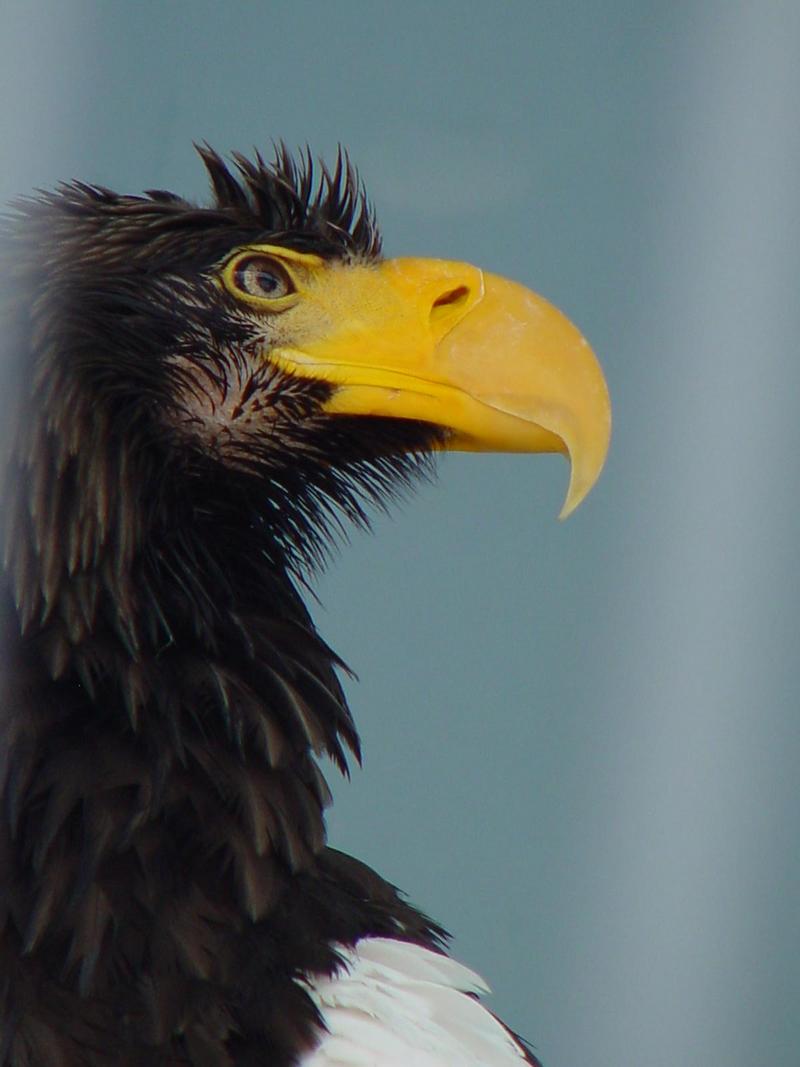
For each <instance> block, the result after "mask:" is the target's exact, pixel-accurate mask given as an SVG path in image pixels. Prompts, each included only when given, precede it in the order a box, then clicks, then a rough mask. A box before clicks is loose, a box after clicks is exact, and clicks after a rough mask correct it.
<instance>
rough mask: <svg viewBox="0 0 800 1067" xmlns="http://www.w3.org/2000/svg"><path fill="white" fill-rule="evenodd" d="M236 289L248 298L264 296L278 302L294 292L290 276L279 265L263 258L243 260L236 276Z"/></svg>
mask: <svg viewBox="0 0 800 1067" xmlns="http://www.w3.org/2000/svg"><path fill="white" fill-rule="evenodd" d="M234 282H235V285H236V288H237V289H239V290H240V291H241V292H243V293H247V294H248V296H264V297H267V298H268V299H272V300H277V299H278V298H279V297H282V296H286V295H287V294H288V293H292V292H294V286H293V285H292V282H291V279H290V278H289V275H288V274H287V273H286V272H285V271H284V270H283V268H282V267H281V265H280V264H279V263H275V262H274V261H273V260H271V259H265V258H264V257H262V256H259V257H254V258H252V259H243V260H242V261H241V262H240V263H239V264H237V266H236V270H235V274H234Z"/></svg>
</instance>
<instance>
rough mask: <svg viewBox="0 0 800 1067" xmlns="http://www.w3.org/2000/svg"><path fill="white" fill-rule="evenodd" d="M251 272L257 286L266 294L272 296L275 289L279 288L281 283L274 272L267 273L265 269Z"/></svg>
mask: <svg viewBox="0 0 800 1067" xmlns="http://www.w3.org/2000/svg"><path fill="white" fill-rule="evenodd" d="M253 274H254V280H255V282H256V284H257V285H258V288H259V289H260V290H261V292H262V293H264V294H266V295H267V296H272V294H273V293H274V292H275V290H276V289H280V287H281V284H280V282H279V281H278V279H277V278H276V277H275V275H274V274H268V273H267V272H266V271H265V270H257V271H254V272H253Z"/></svg>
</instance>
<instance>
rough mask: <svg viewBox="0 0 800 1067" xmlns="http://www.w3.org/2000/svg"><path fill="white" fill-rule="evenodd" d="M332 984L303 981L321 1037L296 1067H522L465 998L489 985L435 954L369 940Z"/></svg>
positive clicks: (488, 1019)
mask: <svg viewBox="0 0 800 1067" xmlns="http://www.w3.org/2000/svg"><path fill="white" fill-rule="evenodd" d="M340 952H341V956H342V958H343V959H344V961H345V963H344V966H343V967H342V968H341V969H340V970H339V971H338V972H337V974H335V975H334V976H333V977H332V978H318V977H315V978H314V979H308V980H307V981H305V982H304V985H305V987H306V988H307V990H308V992H309V994H310V996H311V998H312V1000H313V1001H314V1003H315V1004H316V1006H317V1008H318V1009H319V1011H320V1014H321V1015H322V1018H323V1020H324V1022H325V1026H326V1028H327V1033H325V1034H324V1035H323V1037H322V1040H321V1042H320V1044H319V1046H318V1047H317V1048H316V1049H315V1050H314V1052H312V1053H310V1054H308V1055H307V1056H305V1057H304V1058H303V1059H302V1060H301V1061H300V1065H301V1067H521V1065H522V1064H524V1063H527V1062H528V1061H527V1060H526V1058H525V1054H524V1053H523V1051H522V1049H521V1048H520V1047H519V1045H518V1044H517V1043H516V1041H514V1039H513V1038H512V1037H511V1035H510V1034H509V1033H508V1031H507V1030H506V1029H505V1027H504V1026H503V1025H502V1024H501V1023H500V1022H498V1021H497V1019H495V1017H494V1016H493V1015H492V1013H491V1012H490V1011H488V1010H487V1009H486V1008H484V1007H483V1006H482V1005H481V1004H480V1003H479V1002H478V1001H477V1000H475V999H474V997H473V996H470V994H474V993H487V992H488V986H487V985H486V984H485V982H484V981H483V980H482V979H481V978H480V977H479V976H478V975H477V974H475V973H474V971H471V970H469V968H467V967H464V966H463V965H462V964H460V963H456V962H455V961H454V960H451V959H449V958H448V957H447V956H440V955H439V954H438V953H436V952H431V951H430V950H428V949H425V948H420V947H419V946H418V945H410V944H408V943H406V942H404V941H393V940H391V939H390V938H384V937H369V938H364V940H363V941H359V942H358V944H357V945H356V947H355V948H354V949H341V950H340Z"/></svg>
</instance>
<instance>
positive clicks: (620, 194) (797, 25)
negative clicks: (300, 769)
mask: <svg viewBox="0 0 800 1067" xmlns="http://www.w3.org/2000/svg"><path fill="white" fill-rule="evenodd" d="M0 13H1V15H2V30H1V31H0V113H1V122H2V125H1V126H0V152H2V167H1V168H0V193H2V199H3V200H7V199H8V198H9V197H11V196H12V195H14V194H17V193H20V192H27V191H30V190H31V189H32V188H33V187H37V186H38V187H48V186H51V185H52V184H54V183H55V182H56V181H58V180H59V179H71V178H82V179H85V180H89V181H94V182H98V183H102V184H106V185H109V186H111V187H114V188H116V189H118V190H120V191H125V192H138V191H140V190H141V189H143V188H153V187H165V188H171V189H174V190H175V191H178V192H181V193H184V194H186V195H189V196H192V197H196V198H199V199H202V198H203V197H204V196H205V195H206V190H205V178H204V175H203V172H202V168H201V166H200V163H199V161H198V159H197V158H196V157H195V155H194V152H193V150H192V147H191V142H192V141H193V140H204V139H206V140H208V141H209V142H210V143H211V144H212V145H214V146H215V147H217V148H218V149H220V150H224V151H227V150H228V149H232V148H234V149H240V150H243V151H245V152H246V151H249V150H250V149H251V148H253V147H254V146H256V147H260V148H261V149H265V148H266V150H267V151H268V150H269V143H270V140H271V139H272V138H284V139H286V141H287V142H288V143H289V144H290V145H293V146H294V145H304V144H305V143H306V142H308V143H309V144H310V145H311V146H312V147H313V149H314V151H315V152H318V153H320V154H327V155H328V156H330V155H331V154H332V153H333V152H334V151H335V148H336V145H337V143H338V142H342V143H343V144H345V145H346V146H347V147H348V148H349V149H350V151H351V153H352V156H353V158H354V160H355V161H356V162H357V163H358V165H359V167H360V169H361V172H362V175H363V178H364V180H365V182H366V184H367V186H368V189H369V191H370V195H371V197H372V198H373V200H374V202H375V204H376V206H377V208H378V211H379V216H380V218H381V221H382V224H383V230H384V235H385V242H386V248H387V251H388V252H389V253H391V254H409V253H416V254H427V255H438V256H443V257H447V258H456V259H465V260H469V261H472V262H475V263H478V264H480V265H481V266H483V267H485V268H488V269H490V270H492V271H495V272H497V273H500V274H505V275H510V276H512V277H514V278H516V279H518V280H520V281H522V282H524V283H526V284H528V285H529V286H531V287H533V288H535V289H537V290H538V291H540V292H542V293H544V294H545V295H546V296H547V297H548V298H550V299H551V300H552V301H554V302H555V303H556V304H558V305H559V306H560V307H561V308H563V309H564V310H565V311H566V312H567V313H568V314H569V315H570V316H571V317H572V318H573V319H574V320H575V321H576V322H578V323H579V324H580V326H581V327H582V329H583V330H584V332H585V333H586V335H587V336H588V337H589V339H590V340H591V342H592V344H593V346H594V347H595V349H596V351H597V353H598V355H599V356H600V358H601V360H602V362H603V364H604V366H605V369H606V372H607V375H608V379H609V384H610V387H611V394H612V398H613V401H614V409H615V435H614V439H613V442H612V450H611V454H610V457H609V460H608V465H607V469H606V472H605V474H604V476H603V477H602V479H601V481H600V483H599V485H598V486H597V487H596V489H595V490H594V492H593V493H592V495H591V496H590V498H589V499H588V500H587V501H586V503H585V504H584V505H583V506H582V507H581V509H580V510H579V511H578V512H577V514H576V515H575V516H574V517H573V518H571V519H570V520H569V521H568V522H567V523H566V524H560V523H558V522H557V521H556V520H555V515H556V513H557V511H558V509H559V506H560V503H561V499H562V496H563V493H564V491H565V489H566V474H567V472H566V467H565V466H564V464H563V461H561V460H558V459H554V458H550V459H547V458H535V459H532V458H529V457H494V456H483V457H476V456H460V455H451V456H448V457H446V459H445V460H444V461H443V462H442V464H441V467H440V475H439V479H438V484H437V485H435V486H428V487H424V488H423V489H422V490H421V491H420V492H419V494H417V496H416V498H415V499H414V500H413V501H412V502H410V503H409V504H408V505H406V506H405V507H404V508H402V509H401V510H400V511H399V512H398V513H396V514H394V515H392V516H391V517H390V518H386V517H384V516H378V517H376V522H375V527H376V534H377V536H375V537H374V538H370V537H367V536H364V535H355V536H354V538H353V542H352V544H351V545H350V546H349V547H348V548H347V549H346V551H344V552H343V553H341V556H340V558H338V559H337V560H336V561H335V563H334V565H333V566H332V568H331V569H330V570H329V572H328V573H327V574H325V575H324V576H323V577H322V578H321V579H320V581H319V583H318V592H319V596H320V599H321V602H322V605H321V606H320V607H318V608H317V609H316V616H317V620H318V622H319V625H320V627H321V629H322V632H323V634H324V635H325V636H326V638H327V639H328V640H329V641H330V642H331V643H332V644H333V646H334V647H335V648H336V649H337V650H338V651H339V652H340V653H341V654H342V655H343V656H344V658H345V659H346V660H347V661H348V662H350V663H351V664H352V666H353V667H354V668H355V670H357V672H358V674H359V676H360V681H359V682H358V683H355V682H353V683H349V684H348V692H349V696H350V700H351V703H352V707H353V710H354V712H355V714H356V717H357V719H358V721H359V723H360V726H361V729H362V734H363V740H364V744H365V752H366V760H365V765H364V769H363V770H362V771H356V772H355V773H354V776H353V780H352V782H350V783H349V784H348V783H344V782H340V781H336V780H335V774H334V772H333V771H331V774H330V777H331V779H332V781H333V782H334V785H335V794H336V806H335V809H334V812H333V815H332V819H331V841H332V843H333V844H335V845H336V846H338V847H340V848H344V849H346V850H348V851H351V852H353V853H354V854H356V855H358V856H360V857H361V858H363V859H365V860H366V861H368V862H369V863H371V864H373V865H374V866H376V867H377V868H378V869H379V870H380V871H381V872H382V873H383V874H384V875H386V876H387V877H389V878H390V879H392V880H393V881H395V882H396V883H398V884H399V885H401V886H402V887H403V888H404V889H406V890H407V891H408V892H409V894H410V896H411V897H412V899H413V900H414V901H415V902H416V903H417V904H419V905H420V906H422V907H423V908H425V909H426V910H428V911H429V912H430V913H431V914H433V915H434V916H436V917H437V918H439V919H440V920H442V921H443V922H444V923H445V924H446V925H447V926H448V927H449V928H450V930H451V931H452V932H453V934H454V938H455V942H454V951H455V953H456V955H457V956H459V957H460V958H461V959H463V960H464V961H465V962H467V963H469V964H471V965H472V966H474V967H475V968H477V969H478V970H479V971H480V972H481V973H483V974H484V975H485V976H486V977H487V978H488V980H489V981H490V982H491V984H492V986H493V988H494V991H495V996H494V999H493V1001H492V1006H493V1008H494V1009H495V1010H496V1011H497V1012H498V1013H500V1014H501V1015H502V1016H503V1017H504V1018H505V1019H506V1020H507V1021H508V1022H509V1023H510V1024H511V1025H513V1026H514V1027H515V1028H516V1029H517V1030H519V1031H520V1032H522V1033H523V1034H524V1035H526V1036H527V1037H528V1038H529V1039H530V1040H531V1041H532V1042H533V1043H534V1045H535V1047H536V1049H537V1050H538V1052H539V1054H540V1055H541V1057H542V1058H543V1060H544V1063H545V1065H546V1067H578V1065H586V1067H589V1065H591V1067H667V1065H669V1067H672V1065H674V1064H681V1065H682V1067H745V1065H747V1067H751V1065H753V1064H769V1065H771V1067H797V1064H798V1063H800V908H798V890H800V849H798V816H800V786H798V773H797V768H798V763H799V762H800V708H799V707H798V704H799V703H800V701H799V700H798V697H800V668H799V667H798V649H797V636H798V632H799V631H800V568H799V567H798V561H797V558H796V555H797V547H798V534H799V533H800V510H799V509H800V505H798V489H799V488H800V478H799V477H798V454H799V453H800V420H798V417H797V409H798V400H799V399H800V347H799V346H798V339H799V338H800V303H799V302H798V278H800V211H799V210H798V189H800V124H798V120H797V114H798V100H799V99H800V7H798V5H797V4H796V3H792V2H788V0H787V2H786V3H781V2H771V0H762V2H759V3H756V2H752V3H747V2H738V0H720V2H714V0H696V2H693V3H684V2H681V0H678V2H675V0H672V2H669V3H667V2H661V3H653V2H650V3H648V2H644V3H643V2H642V0H595V2H593V3H578V2H571V0H561V2H559V3H558V4H549V3H543V2H539V0H505V2H502V3H500V2H498V3H494V4H478V3H473V2H470V0H438V2H431V0H427V2H420V0H403V3H402V4H391V5H390V4H375V3H368V2H366V0H364V2H357V0H338V2H335V3H329V2H323V0H318V2H314V0H306V2H303V0H291V2H283V0H260V2H258V0H251V2H243V0H242V2H233V3H227V4H224V3H218V2H214V3H210V2H206V0H191V2H182V0H173V2H170V3H167V2H162V3H154V2H149V0H138V2H137V3H136V4H135V5H133V4H130V3H129V2H128V0H120V2H114V0H105V2H99V0H98V2H94V3H92V2H81V0H60V2H58V3H56V2H53V3H44V2H39V0H25V2H18V0H2V3H0Z"/></svg>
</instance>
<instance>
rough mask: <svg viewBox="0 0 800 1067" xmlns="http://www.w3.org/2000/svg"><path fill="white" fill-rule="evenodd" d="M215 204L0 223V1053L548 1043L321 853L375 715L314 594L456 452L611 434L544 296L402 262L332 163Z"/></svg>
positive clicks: (52, 209) (405, 914)
mask: <svg viewBox="0 0 800 1067" xmlns="http://www.w3.org/2000/svg"><path fill="white" fill-rule="evenodd" d="M198 151H199V154H200V156H201V157H202V160H203V163H204V165H205V168H206V169H207V172H208V175H209V178H210V184H211V200H210V203H209V204H207V205H206V206H201V205H198V204H195V203H192V202H190V201H188V200H187V199H184V198H182V197H180V196H178V195H175V194H173V193H171V192H165V191H163V190H150V191H147V192H145V193H144V194H142V195H137V196H133V195H120V194H118V193H115V192H113V191H111V190H109V189H107V188H104V187H101V186H98V185H93V184H85V183H82V182H78V181H74V182H68V183H65V184H62V185H60V186H58V187H57V188H55V189H54V190H52V191H45V192H40V193H37V194H35V195H34V196H31V197H29V198H25V199H22V200H20V201H19V202H17V203H16V204H15V205H14V207H13V209H12V210H11V211H10V213H9V214H8V215H7V216H6V217H5V219H4V222H3V225H2V244H1V247H2V251H1V252H0V261H1V262H2V272H3V274H2V277H3V281H2V293H1V294H0V300H1V301H2V304H1V306H0V316H1V321H2V334H0V337H2V346H3V349H4V354H5V356H6V360H5V368H4V375H5V377H4V378H3V381H2V401H1V403H2V405H3V407H2V411H1V412H0V424H1V429H0V436H1V437H2V441H1V442H0V446H1V448H2V463H1V465H0V467H1V469H2V486H1V489H2V549H3V577H2V586H1V587H0V614H1V616H2V618H1V619H0V623H1V625H2V656H3V659H2V700H1V701H0V1067H79V1065H80V1067H111V1065H114V1067H144V1065H147V1067H190V1065H191V1067H289V1065H303V1067H334V1065H339V1067H347V1065H349V1067H356V1065H362V1067H363V1065H373V1064H374V1065H376V1067H444V1065H464V1067H468V1065H469V1067H478V1065H482V1067H490V1065H491V1067H511V1065H514V1064H517V1065H519V1064H524V1063H527V1064H536V1063H537V1062H538V1061H537V1060H536V1058H535V1056H534V1054H533V1052H532V1051H531V1050H530V1048H529V1047H528V1046H527V1045H526V1043H525V1042H524V1041H523V1039H522V1038H520V1037H517V1036H516V1035H514V1034H513V1033H512V1032H511V1030H509V1029H508V1028H506V1027H505V1026H504V1025H503V1024H502V1023H501V1022H499V1021H498V1020H497V1019H496V1018H495V1016H494V1015H493V1014H492V1013H491V1012H490V1011H489V1010H488V1009H487V1008H486V1007H485V1006H483V1005H482V1004H481V1002H480V994H481V993H482V992H483V991H484V990H485V986H484V984H483V982H482V980H481V979H480V978H479V977H478V976H477V975H476V974H474V973H473V972H472V971H471V970H469V969H468V968H466V967H465V966H463V965H461V964H459V963H457V962H456V961H455V960H453V959H452V958H451V957H450V956H449V955H448V954H447V950H446V941H447V935H446V933H445V930H444V929H443V928H442V927H441V926H439V925H438V924H437V923H436V922H435V921H433V920H432V919H430V918H428V917H427V916H426V915H424V914H423V913H422V912H421V911H419V910H418V909H417V908H415V907H413V906H412V905H411V904H410V903H409V902H408V900H407V899H406V898H405V896H404V895H403V894H401V893H400V892H399V891H398V890H397V889H396V888H395V887H394V886H393V885H391V884H389V883H388V882H387V881H385V880H384V879H383V878H382V877H380V875H379V874H377V873H376V872H375V871H373V870H371V869H370V868H369V867H368V866H366V865H365V864H363V863H361V862H359V861H358V860H357V859H354V858H352V857H350V856H348V855H345V854H344V853H342V852H340V851H337V850H336V849H335V848H333V847H331V846H330V845H328V843H327V841H326V830H325V818H324V813H325V809H326V808H327V807H328V805H329V803H330V799H331V797H330V792H329V789H328V786H327V784H326V781H325V779H324V777H323V774H322V772H321V770H320V766H319V763H320V760H321V759H323V758H327V759H328V760H330V761H332V763H333V764H334V765H335V766H337V767H338V768H339V769H341V770H342V771H343V772H347V768H348V761H352V760H353V759H355V760H358V759H359V758H360V749H359V739H358V734H357V731H356V727H355V724H354V722H353V718H352V716H351V714H350V711H349V709H348V705H347V700H346V697H345V694H344V691H343V688H342V683H341V677H342V672H343V671H345V670H346V668H345V665H344V664H343V663H342V661H341V660H340V659H339V658H338V657H337V655H336V654H335V652H334V651H333V650H332V649H331V648H329V647H328V645H327V644H326V643H325V641H324V640H323V639H322V637H321V636H320V635H319V633H318V632H317V629H316V627H315V625H314V622H313V621H312V618H311V616H310V614H309V611H308V609H307V607H306V605H305V603H304V596H306V595H307V593H308V591H309V581H310V577H311V576H312V575H313V573H314V571H315V569H316V568H317V567H318V566H319V564H320V563H321V561H322V560H323V559H324V558H325V556H326V553H327V551H328V547H329V545H330V543H331V539H332V538H334V539H336V538H337V537H339V536H340V534H341V531H342V530H343V529H344V528H345V527H346V526H347V525H348V524H350V523H355V524H360V525H365V524H367V523H368V521H369V514H370V511H371V509H372V508H373V507H374V506H376V505H377V506H379V507H380V506H385V505H386V504H387V502H388V501H390V500H391V499H392V498H393V497H394V496H396V495H397V494H398V493H401V494H402V493H404V492H405V490H406V489H407V487H408V486H409V485H410V484H411V483H412V482H413V481H414V480H415V479H417V478H418V477H419V476H424V475H425V474H426V473H428V472H429V470H430V467H431V464H432V462H433V461H434V460H435V457H436V455H437V453H438V452H439V451H441V450H444V449H459V450H465V451H482V450H494V451H512V452H553V453H561V454H564V455H565V456H567V458H568V459H569V461H570V465H571V474H570V481H569V488H568V492H567V496H566V501H565V504H564V508H563V511H562V514H564V515H566V514H568V513H569V512H570V511H572V510H573V509H574V508H575V507H576V506H577V504H578V503H579V502H580V501H581V500H582V499H583V497H584V496H585V495H586V493H587V492H588V491H589V489H590V488H591V486H592V485H593V483H594V482H595V481H596V479H597V478H598V476H599V473H600V470H601V467H602V465H603V461H604V458H605V454H606V450H607V446H608V440H609V433H610V407H609V400H608V393H607V389H606V385H605V382H604V379H603V375H602V372H601V370H600V368H599V365H598V362H597V360H596V359H595V357H594V355H593V353H592V351H591V349H590V348H589V346H588V344H587V343H586V341H585V340H584V339H583V337H582V336H581V335H580V333H579V332H578V331H577V329H576V328H575V327H574V326H572V325H571V323H570V322H569V321H568V320H567V319H566V318H565V317H564V316H563V315H562V314H561V313H560V312H559V311H557V310H556V309H555V308H554V307H553V306H552V305H550V304H549V303H548V302H547V301H546V300H544V299H543V298H541V297H539V296H537V295H535V294H534V293H532V292H530V291H529V290H527V289H526V288H524V287H523V286H521V285H518V284H516V283H514V282H511V281H508V280H505V279H503V278H500V277H498V276H495V275H492V274H490V273H488V272H485V271H482V270H480V269H478V268H477V267H474V266H470V265H468V264H464V263H457V262H451V261H448V260H435V259H432V260H425V259H413V258H405V259H391V258H384V256H383V255H382V252H381V239H380V235H379V230H378V227H377V223H376V220H375V216H374V213H373V210H372V208H371V206H370V203H369V201H368V199H367V198H366V195H365V192H364V189H363V185H362V184H361V181H360V179H359V177H358V175H357V173H356V171H355V170H354V168H353V166H352V164H351V163H350V161H349V158H348V156H347V154H346V153H345V152H344V151H340V152H339V155H338V158H337V159H336V162H335V164H334V165H332V166H330V167H328V166H326V165H325V164H324V163H320V162H318V161H316V160H315V159H314V158H313V157H312V156H311V154H310V153H309V152H308V151H306V152H301V153H298V154H294V155H293V154H292V153H291V152H289V151H288V150H287V149H286V148H285V147H284V146H282V145H279V146H278V147H277V148H276V149H275V153H274V157H270V158H269V159H265V158H264V157H263V156H262V155H261V154H254V155H253V156H252V157H245V156H243V155H239V154H234V155H232V156H230V157H229V158H225V157H223V156H221V155H219V154H218V153H216V152H215V151H214V150H212V149H211V148H210V147H209V146H208V145H205V144H203V145H199V146H198Z"/></svg>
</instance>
